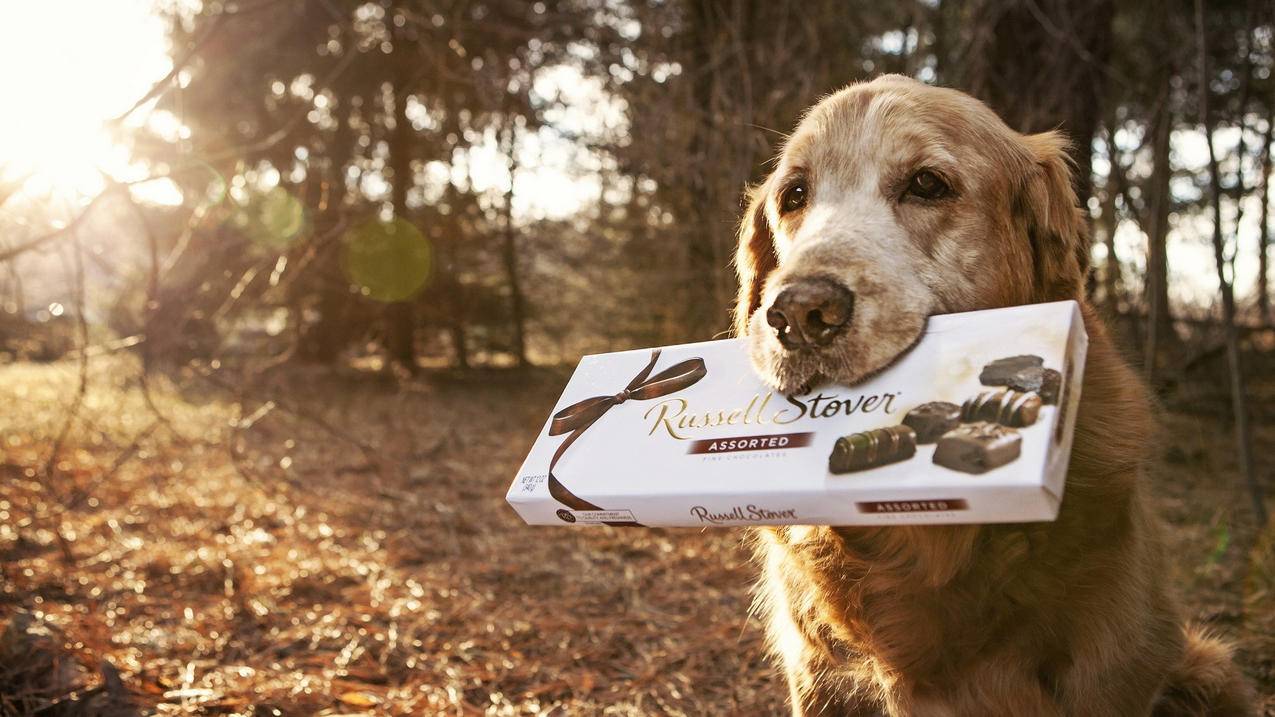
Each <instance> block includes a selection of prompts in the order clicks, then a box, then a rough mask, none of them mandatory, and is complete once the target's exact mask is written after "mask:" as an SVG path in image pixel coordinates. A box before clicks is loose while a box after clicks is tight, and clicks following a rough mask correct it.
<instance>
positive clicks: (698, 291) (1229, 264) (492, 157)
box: [0, 0, 1275, 385]
mask: <svg viewBox="0 0 1275 717" xmlns="http://www.w3.org/2000/svg"><path fill="white" fill-rule="evenodd" d="M166 12H167V16H168V21H169V23H170V24H171V39H172V47H173V51H172V55H173V63H174V68H173V71H172V73H171V75H170V76H169V77H168V78H166V79H165V80H164V81H163V82H161V83H160V84H159V85H157V86H156V87H155V89H154V91H153V92H152V93H150V95H148V96H147V97H143V98H140V100H139V103H138V107H137V108H135V109H134V113H139V112H149V113H159V114H160V115H162V116H164V117H166V118H168V120H169V121H168V122H167V123H158V125H157V123H154V122H152V123H149V124H146V125H143V127H142V128H141V129H138V130H134V131H129V132H127V133H123V132H122V134H123V135H124V136H122V141H125V142H127V143H128V144H129V145H130V147H131V151H132V153H133V156H134V157H136V158H138V159H140V160H142V161H145V162H146V163H147V165H148V166H149V167H150V171H151V172H152V175H153V177H162V178H163V179H164V181H167V182H171V183H172V185H173V186H174V187H175V189H176V190H177V191H178V192H179V196H180V200H179V201H178V202H177V203H176V204H175V205H169V206H165V205H155V204H152V203H148V202H145V201H144V200H139V199H138V196H137V193H136V192H135V191H132V190H131V188H130V187H127V186H121V185H120V184H119V183H111V184H109V185H108V187H107V190H106V191H105V192H104V194H103V196H102V197H99V198H98V200H97V201H94V202H93V203H92V204H93V206H92V207H91V211H87V215H86V216H77V217H76V218H77V219H78V220H79V221H76V222H75V225H74V229H75V231H70V230H65V229H64V230H62V231H60V232H57V233H56V235H55V236H51V237H44V236H40V235H41V234H42V230H41V229H40V228H39V227H40V223H39V222H38V221H36V220H34V219H32V217H31V215H32V213H33V212H38V211H40V209H41V208H40V207H38V206H32V202H31V201H30V199H31V198H29V197H27V198H26V200H27V201H19V200H21V199H23V197H22V195H21V190H22V177H21V176H20V175H19V176H16V177H12V176H11V177H9V178H8V179H9V184H8V185H7V186H6V187H5V188H4V190H3V191H0V201H4V200H5V199H6V198H8V199H10V204H11V206H9V207H8V208H7V210H5V211H4V212H3V213H2V214H0V226H3V227H4V233H3V235H2V237H0V241H3V246H4V249H0V260H3V265H2V266H3V272H0V297H2V298H3V306H4V309H5V312H4V314H2V315H0V316H2V321H3V325H4V328H3V329H0V331H3V340H4V345H6V346H7V347H8V349H9V350H10V351H11V352H13V353H16V354H18V355H19V356H23V357H26V356H30V357H34V358H40V357H44V358H52V357H55V356H57V355H60V354H61V353H63V352H64V351H65V350H68V349H69V348H70V347H71V346H72V345H73V344H74V337H73V336H72V335H71V334H73V333H74V332H73V331H70V330H69V329H70V327H71V325H72V318H71V317H72V316H73V315H87V316H88V317H90V319H91V323H92V324H93V326H92V327H91V331H90V333H92V334H94V335H96V333H97V331H99V330H100V331H109V332H110V333H111V335H112V336H113V337H114V338H116V339H128V338H129V337H134V339H133V341H134V342H135V343H137V344H138V346H139V348H137V349H136V350H138V351H141V352H143V353H144V354H145V356H146V357H147V359H148V361H150V360H160V361H166V362H174V361H187V360H192V359H202V360H207V359H210V358H211V357H213V356H215V355H219V354H220V353H227V352H228V353H232V354H236V353H237V354H252V355H255V356H262V355H269V356H271V357H272V361H275V362H284V361H312V362H321V363H333V362H337V361H345V360H350V359H357V358H369V357H371V358H373V359H374V360H377V361H385V360H389V361H393V362H395V363H397V364H398V365H399V366H401V367H402V368H405V369H407V370H409V371H416V370H417V369H418V368H419V367H420V366H422V365H448V364H450V365H453V366H458V367H465V366H469V365H472V364H480V365H509V364H525V363H527V362H529V361H530V362H534V363H557V362H560V361H564V360H570V359H572V358H573V357H574V356H576V355H578V354H579V353H581V352H583V351H587V350H600V349H607V348H618V347H624V346H634V345H651V344H661V343H671V342H677V341H684V340H691V339H703V338H707V337H710V336H714V335H719V334H720V332H722V331H723V329H724V328H725V327H726V316H727V310H728V305H729V301H730V296H731V293H732V283H733V277H732V274H731V270H730V259H731V255H732V250H733V229H734V221H735V219H736V216H737V214H738V211H739V199H740V196H741V190H742V189H743V187H744V186H745V184H746V183H748V182H750V181H756V180H758V179H759V178H760V177H761V176H762V173H763V172H764V171H765V162H766V160H767V159H768V158H770V157H772V156H773V155H774V154H775V150H776V147H777V145H778V143H779V142H780V141H782V137H783V132H785V131H787V130H788V129H790V128H791V127H792V126H793V124H794V123H795V121H796V119H797V118H798V116H799V113H800V112H801V110H802V109H803V108H805V107H806V106H808V105H809V104H811V103H812V102H813V101H815V100H816V99H817V98H818V97H819V96H820V95H822V94H824V93H827V92H830V91H832V90H835V89H836V88H838V87H840V86H842V85H844V84H846V83H847V82H850V81H854V80H859V79H864V78H869V77H872V76H874V75H876V74H879V73H883V72H900V73H906V74H909V75H912V76H915V77H918V78H920V79H922V80H925V81H929V82H938V83H942V84H945V85H951V86H955V87H959V88H963V89H966V90H968V91H970V92H972V93H973V94H975V95H976V96H979V97H980V98H982V99H984V100H986V101H987V102H988V103H989V104H990V105H991V106H992V107H993V108H995V109H996V110H997V111H998V112H1000V113H1001V114H1002V115H1003V116H1004V117H1005V118H1006V119H1007V120H1008V122H1009V123H1010V124H1011V125H1012V126H1014V127H1016V128H1018V129H1020V130H1023V131H1040V130H1044V129H1050V128H1055V127H1060V128H1062V129H1063V130H1064V131H1065V132H1066V133H1067V134H1068V135H1069V136H1070V137H1071V139H1072V141H1073V143H1074V147H1075V150H1074V155H1075V160H1076V164H1077V167H1078V168H1079V170H1080V171H1079V172H1078V176H1077V180H1076V185H1077V190H1078V191H1079V193H1080V195H1081V196H1082V198H1083V199H1084V200H1085V201H1086V202H1087V205H1088V207H1089V208H1090V210H1091V215H1092V217H1093V227H1094V231H1093V238H1094V242H1095V246H1094V252H1093V255H1094V258H1095V265H1096V269H1095V272H1094V274H1093V281H1092V286H1091V289H1092V294H1093V297H1094V298H1095V299H1096V301H1097V302H1098V303H1099V304H1100V305H1102V306H1103V307H1105V309H1106V310H1107V311H1108V313H1109V314H1110V315H1111V316H1112V317H1117V318H1118V319H1119V320H1120V321H1121V326H1122V329H1123V330H1124V331H1125V332H1126V333H1127V335H1128V336H1129V339H1130V342H1131V344H1136V345H1137V346H1140V347H1142V349H1141V350H1139V351H1137V352H1136V353H1137V354H1139V355H1140V357H1141V358H1142V359H1143V361H1144V362H1145V367H1146V372H1147V375H1148V376H1149V377H1150V378H1151V379H1152V380H1153V382H1155V383H1156V384H1157V385H1161V384H1164V383H1166V382H1173V381H1174V380H1175V379H1176V378H1177V377H1178V376H1179V374H1181V373H1182V372H1183V371H1190V370H1195V369H1197V368H1201V367H1204V366H1206V365H1208V364H1209V363H1210V362H1211V361H1214V360H1215V359H1217V357H1218V356H1220V355H1221V354H1222V353H1224V352H1225V347H1224V346H1222V344H1221V343H1219V337H1220V336H1221V335H1222V333H1223V332H1222V329H1221V328H1220V324H1218V322H1217V319H1218V318H1220V317H1221V312H1220V310H1219V309H1220V307H1221V306H1222V302H1221V301H1219V300H1217V297H1220V296H1221V293H1219V292H1217V291H1212V292H1210V291H1208V287H1209V284H1210V283H1213V286H1216V283H1215V282H1216V277H1215V276H1213V275H1210V274H1208V273H1207V272H1204V271H1203V267H1201V266H1199V265H1197V262H1196V261H1195V260H1194V257H1196V256H1197V255H1198V252H1193V251H1191V249H1192V248H1193V247H1192V245H1196V247H1194V248H1198V246H1207V245H1208V243H1209V237H1208V233H1209V225H1210V221H1211V220H1210V217H1211V216H1212V214H1211V213H1210V212H1212V211H1213V210H1212V208H1211V207H1212V204H1213V203H1214V202H1213V199H1214V198H1213V194H1212V193H1211V191H1210V189H1211V188H1216V189H1217V195H1218V196H1217V197H1216V199H1217V202H1216V203H1217V204H1218V205H1219V207H1218V209H1219V210H1220V218H1221V222H1220V223H1219V224H1218V229H1219V231H1220V233H1221V244H1222V246H1221V250H1220V253H1221V257H1220V258H1221V271H1222V274H1221V276H1222V277H1223V278H1224V280H1225V281H1226V282H1228V283H1229V282H1232V281H1233V280H1234V279H1233V277H1234V276H1235V273H1236V272H1237V271H1238V272H1239V273H1240V274H1241V275H1243V279H1244V282H1245V286H1246V290H1245V291H1243V292H1241V293H1240V294H1239V295H1238V296H1237V298H1236V302H1235V311H1236V315H1237V321H1238V324H1239V329H1238V333H1239V341H1240V343H1241V344H1242V348H1243V349H1244V350H1254V349H1256V350H1262V351H1264V350H1266V349H1268V348H1269V347H1270V343H1271V339H1272V336H1271V331H1270V329H1269V323H1270V311H1271V310H1270V299H1269V294H1270V288H1269V283H1270V282H1269V276H1268V275H1269V270H1268V261H1267V255H1268V252H1267V250H1266V247H1267V245H1268V243H1269V233H1270V232H1269V213H1270V201H1271V200H1270V196H1269V195H1270V192H1269V191H1268V184H1269V182H1268V181H1267V177H1268V176H1269V174H1270V171H1269V168H1270V145H1271V115H1272V110H1273V109H1275V94H1273V93H1275V80H1272V78H1271V68H1272V38H1271V34H1272V19H1271V7H1270V5H1269V4H1268V3H1262V2H1257V1H1256V0H1239V1H1235V2H1210V3H1209V4H1208V7H1207V8H1205V11H1204V12H1203V18H1202V25H1203V26H1202V27H1197V23H1196V21H1195V17H1194V13H1193V7H1192V6H1191V5H1190V4H1189V3H1184V2H1174V3H1169V4H1161V3H1147V2H1119V3H1117V2H1113V1H1110V0H1085V2H1081V3H1073V2H1061V1H1057V2H1055V1H1053V0H1028V1H1026V2H1006V1H1005V0H952V1H950V2H918V3H901V4H881V3H844V2H823V3H820V2H815V3H800V4H790V3H771V2H747V1H742V0H741V1H739V2H649V3H647V2H623V3H614V2H601V1H599V2H591V1H589V0H581V1H578V2H563V3H556V2H536V3H532V4H526V3H522V2H508V3H500V2H452V3H427V2H390V1H389V0H384V1H382V2H347V1H344V0H324V1H323V2H303V1H290V0H257V1H255V2H240V3H221V2H217V3H204V4H202V6H199V5H196V6H194V7H192V6H190V5H188V4H178V5H174V6H171V7H168V9H167V11H166ZM1197 49H1199V50H1200V51H1201V53H1202V54H1200V55H1199V56H1198V57H1197V53H1196V50H1197ZM1201 62H1203V63H1205V66H1206V67H1207V75H1206V76H1205V77H1206V79H1207V89H1208V91H1207V92H1205V93H1201V91H1200V88H1201V87H1202V86H1204V85H1203V84H1202V80H1201V76H1200V71H1199V70H1200V63H1201ZM1206 97H1207V98H1208V99H1209V106H1210V108H1211V110H1210V114H1209V117H1207V118H1202V117H1201V116H1199V113H1198V112H1197V107H1199V105H1200V101H1201V100H1202V99H1204V98H1206ZM130 114H133V113H130ZM157 126H160V127H161V129H162V131H157V130H156V127H157ZM1206 136H1207V137H1209V138H1210V139H1211V141H1212V144H1211V146H1212V147H1213V148H1214V151H1215V153H1216V157H1217V161H1216V164H1217V167H1216V169H1217V172H1216V175H1217V176H1216V178H1214V177H1212V175H1211V174H1210V172H1209V167H1208V164H1207V163H1206V162H1201V161H1200V157H1201V152H1200V148H1201V147H1202V146H1203V145H1204V142H1205V139H1204V138H1205V137H1206ZM152 181H158V180H152ZM139 183H141V184H144V183H145V180H135V181H134V184H133V186H136V185H137V184H139ZM19 205H21V206H19ZM44 209H45V210H46V211H47V207H46V208H44ZM44 231H48V229H45V230H44ZM73 234H74V235H76V236H79V237H80V239H79V240H78V242H79V243H78V244H76V242H73V241H71V240H70V236H71V235H73ZM46 240H47V241H46ZM1174 243H1177V244H1180V245H1182V246H1183V247H1185V248H1184V249H1183V251H1182V252H1180V253H1179V254H1178V255H1179V256H1180V257H1182V261H1184V262H1190V264H1188V265H1183V266H1173V265H1171V264H1172V262H1171V261H1170V257H1171V256H1172V255H1173V252H1172V251H1168V250H1167V247H1169V246H1171V245H1172V244H1174ZM73 244H74V245H76V246H80V247H81V249H82V250H83V254H84V257H85V259H84V261H85V262H87V264H86V265H85V266H84V267H83V269H82V271H83V272H84V273H86V274H87V275H88V276H89V285H90V287H93V288H94V290H93V291H91V292H90V295H89V296H88V297H87V299H86V301H88V302H89V303H88V304H87V305H85V306H84V307H82V308H81V307H78V305H77V302H76V298H75V297H74V296H72V295H71V294H70V293H67V292H71V293H73V292H72V287H71V285H70V281H69V277H70V276H71V274H74V272H73V271H70V270H69V269H68V270H67V271H63V272H62V273H61V274H59V273H58V272H56V271H55V272H53V273H52V274H48V273H46V274H44V275H40V276H39V278H38V281H39V282H40V283H41V284H42V286H41V287H39V289H40V290H38V291H33V286H32V283H33V281H35V280H36V279H27V278H25V277H26V276H27V275H28V274H29V272H30V269H29V267H28V262H31V264H32V265H34V264H35V263H38V262H39V261H40V256H39V255H40V254H45V255H48V254H50V253H52V254H59V253H61V255H63V258H64V259H65V258H66V252H69V251H71V250H72V249H71V248H70V247H71V246H72V245H73ZM1188 257H1191V258H1188ZM46 258H47V256H46ZM69 261H70V260H69V259H66V262H69ZM66 262H64V263H66ZM68 272H69V273H68ZM1254 276H1255V278H1254ZM1180 277H1185V278H1184V279H1183V282H1182V283H1183V284H1184V285H1189V286H1188V289H1187V290H1185V291H1175V288H1176V287H1175V284H1176V283H1177V281H1178V279H1179V278H1180ZM94 279H96V281H95V280H94ZM59 283H61V284H64V286H62V287H61V288H62V289H63V293H65V294H66V295H65V296H63V297H60V298H53V297H51V295H55V294H56V293H57V292H56V291H55V290H54V285H56V284H59ZM1201 286H1202V287H1204V290H1203V291H1200V290H1199V287H1201ZM33 295H35V297H36V298H34V299H33ZM51 301H53V302H56V303H57V304H58V306H59V307H67V308H66V309H65V313H61V314H60V315H59V316H54V315H52V314H50V312H49V311H48V310H47V309H48V305H49V304H50V303H51ZM55 313H56V312H55ZM35 324H46V326H36V325H35ZM58 324H62V326H61V328H59V327H58V326H57V325H58ZM1223 343H1224V342H1223ZM1219 347H1222V348H1221V349H1219Z"/></svg>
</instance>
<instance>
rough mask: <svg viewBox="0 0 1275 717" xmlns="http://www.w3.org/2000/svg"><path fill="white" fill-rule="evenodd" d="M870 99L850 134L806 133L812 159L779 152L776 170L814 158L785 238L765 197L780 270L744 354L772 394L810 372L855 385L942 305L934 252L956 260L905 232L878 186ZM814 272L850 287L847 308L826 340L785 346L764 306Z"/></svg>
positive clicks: (881, 164)
mask: <svg viewBox="0 0 1275 717" xmlns="http://www.w3.org/2000/svg"><path fill="white" fill-rule="evenodd" d="M879 99H880V98H877V99H876V100H874V101H873V102H872V104H871V105H870V106H869V109H868V111H867V112H866V114H865V117H864V120H863V123H862V125H861V126H859V127H857V128H855V132H854V133H853V134H852V135H847V134H844V133H837V134H838V135H840V136H828V135H829V134H831V133H830V132H828V131H827V130H826V129H815V130H814V131H815V132H816V137H817V140H816V142H815V144H816V145H822V149H821V151H819V152H818V154H817V155H816V156H815V157H812V158H797V157H787V156H786V157H785V158H784V159H783V160H782V161H781V163H780V166H779V168H778V170H777V174H778V175H780V176H783V175H784V174H785V173H787V172H789V171H791V170H792V169H793V168H794V167H795V166H797V163H798V162H800V161H810V160H813V161H810V163H809V164H808V165H804V166H802V168H803V169H805V170H806V171H807V172H808V174H809V176H810V177H811V178H812V184H811V186H810V195H811V198H810V203H809V204H808V205H807V206H806V207H805V208H803V209H802V210H801V211H802V212H803V215H802V217H801V221H800V225H799V226H797V228H796V229H795V230H794V231H793V232H792V233H791V235H790V234H789V233H788V231H786V230H785V223H784V222H783V221H782V220H781V218H780V217H779V216H778V212H777V209H776V205H775V203H776V200H775V198H774V197H771V199H770V200H769V201H768V205H767V209H766V211H767V213H768V218H769V221H770V226H771V227H772V229H773V233H774V236H775V249H776V253H777V255H778V259H779V268H778V269H777V270H776V271H774V272H773V273H772V274H771V275H770V276H769V277H768V278H767V281H766V284H765V287H764V290H763V293H762V300H761V305H760V308H759V310H758V311H756V312H754V314H753V316H752V317H751V319H750V326H749V334H750V336H751V337H752V342H751V349H750V353H751V357H752V360H753V362H754V364H755V366H756V368H757V369H758V371H759V372H760V373H761V374H762V376H764V377H765V378H767V379H768V380H769V381H770V382H771V383H772V384H774V385H775V386H776V387H777V388H778V389H780V390H781V391H785V392H795V391H799V390H801V388H802V387H804V386H806V385H807V384H809V382H811V380H812V379H815V378H816V377H822V378H826V379H830V380H833V381H836V382H839V383H854V382H856V381H861V380H863V379H864V378H866V377H868V376H870V375H871V374H873V373H875V372H877V371H880V370H881V369H883V368H885V367H886V366H888V365H889V364H890V363H891V362H892V361H893V360H894V359H896V358H897V357H898V356H899V355H901V354H902V353H903V352H904V351H906V350H907V349H908V348H910V347H911V346H912V345H913V344H914V343H915V342H916V341H917V339H919V338H920V335H921V332H922V331H923V330H924V328H925V320H926V317H927V316H929V315H930V314H932V313H936V312H937V311H939V310H940V309H941V308H942V307H943V305H944V304H945V303H946V302H944V301H942V300H941V297H940V296H939V295H938V294H937V293H936V292H935V291H933V290H932V289H931V286H932V285H937V283H938V282H935V281H934V280H935V279H936V278H937V277H939V276H942V274H943V272H942V271H941V270H940V267H941V264H940V263H939V259H940V257H941V258H942V259H956V258H957V257H951V256H944V252H946V253H948V254H950V253H951V251H952V250H951V249H948V248H947V247H944V246H942V244H941V243H939V244H927V243H925V242H922V241H918V240H917V238H915V237H912V236H910V234H909V231H908V229H907V228H906V227H905V226H904V225H903V224H902V223H901V221H900V215H899V212H901V211H908V209H906V208H900V206H899V204H898V198H897V197H891V196H886V195H885V194H884V193H883V191H882V186H883V183H884V180H885V179H886V178H885V177H883V173H884V171H886V170H885V164H886V163H885V161H884V160H883V156H882V155H883V152H884V151H885V149H886V148H885V147H883V146H882V140H883V137H882V129H883V127H882V122H880V121H879V120H878V119H877V117H878V116H879V113H878V112H874V108H875V107H876V106H877V105H878V104H879ZM809 122H811V120H807V123H809ZM803 129H804V125H803V128H799V129H798V133H801V132H802V131H803ZM806 131H809V130H806ZM828 142H835V143H836V145H834V146H833V147H829V146H828V144H827V143H828ZM848 169H852V170H853V171H847V170H848ZM927 246H929V247H930V253H927V250H926V247H927ZM931 254H935V256H931ZM949 273H950V270H949ZM813 277H825V278H830V279H833V280H835V281H837V282H839V283H841V284H843V285H844V286H845V287H846V288H848V289H850V290H851V291H852V292H853V293H854V297H855V301H854V314H853V316H852V318H851V320H850V323H849V325H848V327H847V329H846V331H845V332H844V333H843V334H841V335H840V336H838V337H837V338H836V339H835V340H834V341H833V342H832V343H831V344H830V345H828V346H826V347H823V348H819V349H801V350H796V351H790V350H787V349H785V348H784V347H783V345H782V344H780V342H779V340H778V336H777V335H776V333H775V331H774V330H773V329H771V328H770V327H769V326H768V325H767V322H766V318H765V316H766V310H767V309H768V308H769V307H770V306H771V305H772V303H773V302H774V300H775V297H776V296H778V294H779V293H780V292H781V291H783V289H784V288H785V287H787V286H788V285H789V284H791V283H794V282H799V281H802V280H804V279H809V278H813Z"/></svg>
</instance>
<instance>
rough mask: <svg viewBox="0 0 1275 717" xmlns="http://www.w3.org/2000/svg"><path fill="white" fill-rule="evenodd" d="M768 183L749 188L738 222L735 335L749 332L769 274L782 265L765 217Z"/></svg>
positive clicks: (768, 221)
mask: <svg viewBox="0 0 1275 717" xmlns="http://www.w3.org/2000/svg"><path fill="white" fill-rule="evenodd" d="M767 184H769V182H763V183H762V184H759V185H758V186H756V187H752V188H750V189H749V190H748V191H747V192H746V195H745V199H746V200H747V202H748V208H747V209H746V210H745V211H744V217H743V219H742V220H740V223H739V236H738V240H739V243H738V245H737V246H736V247H735V275H736V276H738V277H739V294H738V295H737V296H736V297H735V335H736V336H743V335H744V334H746V333H748V318H749V317H750V316H752V315H753V312H754V311H756V310H757V309H758V307H760V306H761V290H762V285H763V284H764V283H765V281H766V276H767V275H769V274H770V272H772V271H774V270H775V267H777V266H779V258H778V256H776V254H775V236H774V234H772V233H771V231H770V220H768V219H767V218H766V191H767V189H766V187H767Z"/></svg>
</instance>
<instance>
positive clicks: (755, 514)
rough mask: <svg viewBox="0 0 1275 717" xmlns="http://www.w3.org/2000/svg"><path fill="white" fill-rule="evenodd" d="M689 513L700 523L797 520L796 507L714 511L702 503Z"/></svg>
mask: <svg viewBox="0 0 1275 717" xmlns="http://www.w3.org/2000/svg"><path fill="white" fill-rule="evenodd" d="M691 515H693V516H695V517H696V518H698V519H699V522H701V523H711V524H713V525H721V524H722V523H748V522H753V523H755V522H759V521H776V520H798V518H797V509H796V508H791V509H789V510H770V509H769V508H762V507H760V506H756V505H752V504H749V505H745V506H738V505H737V506H734V507H733V508H731V509H730V510H729V511H725V512H718V513H714V512H712V511H710V510H709V509H708V508H705V507H704V506H702V505H697V506H695V507H693V508H691Z"/></svg>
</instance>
